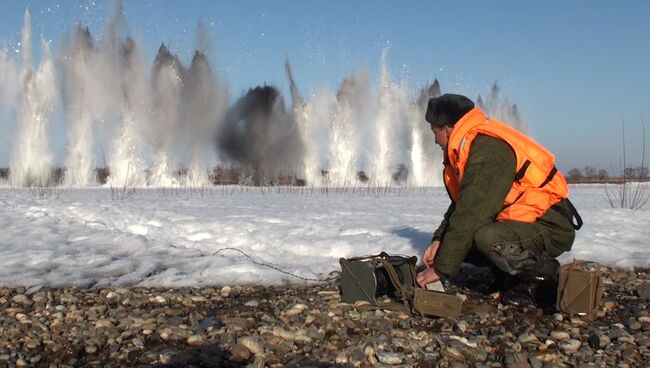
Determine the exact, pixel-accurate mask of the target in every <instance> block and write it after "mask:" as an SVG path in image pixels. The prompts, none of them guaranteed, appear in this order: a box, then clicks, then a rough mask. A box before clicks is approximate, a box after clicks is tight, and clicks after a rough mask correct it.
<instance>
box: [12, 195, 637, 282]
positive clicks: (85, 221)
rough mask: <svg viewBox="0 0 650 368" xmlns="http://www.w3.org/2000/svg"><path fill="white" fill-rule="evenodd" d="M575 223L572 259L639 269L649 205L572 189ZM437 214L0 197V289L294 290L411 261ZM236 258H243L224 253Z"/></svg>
mask: <svg viewBox="0 0 650 368" xmlns="http://www.w3.org/2000/svg"><path fill="white" fill-rule="evenodd" d="M571 199H572V201H573V203H574V204H575V206H576V207H577V208H578V210H579V211H580V212H581V214H582V217H583V219H584V222H585V225H584V227H583V228H582V230H580V231H579V232H578V233H577V237H576V241H575V244H574V247H573V250H572V252H570V253H567V254H564V255H563V256H562V257H561V258H560V260H561V261H562V262H567V261H570V260H571V259H572V258H573V257H576V258H581V259H589V260H593V261H597V262H601V263H603V264H607V265H614V266H620V267H625V268H630V267H635V266H642V267H648V266H650V247H648V240H647V239H648V238H650V228H649V227H648V226H647V224H648V223H650V206H646V207H643V208H641V209H639V210H635V211H633V210H629V209H612V208H610V206H609V204H608V203H607V198H606V194H605V188H604V187H603V186H599V185H581V186H572V187H571ZM447 205H448V198H447V194H446V193H445V190H444V189H443V188H426V189H423V188H408V189H407V188H404V189H400V188H391V189H388V192H386V193H384V192H383V190H371V189H370V190H369V189H356V190H355V191H354V192H352V190H351V189H350V190H344V191H335V190H331V189H330V190H329V191H327V192H324V191H321V190H320V189H312V188H302V189H277V188H271V189H268V188H266V189H260V188H243V187H218V188H207V189H202V190H191V189H171V190H165V189H142V190H138V191H137V192H136V194H135V195H134V196H131V197H128V199H125V200H112V199H111V195H110V191H109V189H108V188H88V189H52V190H49V191H38V190H33V189H32V190H30V189H12V188H2V189H0V207H1V208H2V212H0V229H2V230H1V231H0V285H1V286H25V287H38V286H80V287H87V286H92V285H95V286H102V285H114V286H129V285H142V286H187V285H225V284H228V285H235V284H248V283H260V284H283V283H302V282H305V281H302V280H300V279H298V278H294V277H291V276H289V275H286V274H284V273H281V272H279V271H277V270H274V269H272V268H269V267H264V266H261V265H259V264H256V263H254V262H253V260H254V261H255V262H258V263H267V264H270V265H273V266H275V267H277V268H279V269H281V270H284V271H286V272H290V273H293V274H296V275H298V276H301V277H305V278H326V277H327V276H328V274H329V273H330V272H331V271H335V270H338V269H339V264H338V260H339V258H340V257H351V256H360V255H369V254H375V253H378V252H380V251H386V252H388V253H395V254H406V255H418V256H420V255H421V253H422V251H423V250H424V248H425V247H426V246H427V245H428V243H429V240H430V239H431V232H432V231H433V230H434V229H435V228H436V227H437V225H438V224H439V223H440V220H441V219H442V215H443V213H444V211H445V210H446V208H447ZM223 248H236V249H238V250H241V251H243V252H245V253H246V254H248V255H249V256H250V257H251V258H252V260H251V259H249V258H247V257H246V256H244V255H243V254H241V253H239V252H237V251H233V250H224V251H221V252H220V253H219V254H217V255H213V253H215V252H216V251H218V250H219V249H223Z"/></svg>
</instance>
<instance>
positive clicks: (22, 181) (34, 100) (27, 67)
mask: <svg viewBox="0 0 650 368" xmlns="http://www.w3.org/2000/svg"><path fill="white" fill-rule="evenodd" d="M41 50H42V61H41V63H40V64H39V66H38V68H37V69H36V70H34V68H33V66H32V38H31V18H30V14H29V9H27V10H25V18H24V26H23V30H22V33H21V55H22V64H21V67H20V72H19V82H18V83H19V86H20V87H19V91H18V93H17V98H18V107H17V112H16V122H17V136H16V140H15V142H16V143H15V145H14V149H13V154H12V158H11V164H10V170H9V172H10V181H11V183H12V184H13V185H18V186H44V185H47V184H49V181H50V177H51V170H52V165H53V156H52V152H51V150H50V143H49V138H50V136H49V124H50V121H49V120H50V115H51V113H52V111H53V110H54V105H55V103H56V101H57V97H58V96H57V82H56V73H55V68H54V63H53V61H52V56H51V54H50V50H49V46H48V43H47V42H46V41H45V40H44V39H41Z"/></svg>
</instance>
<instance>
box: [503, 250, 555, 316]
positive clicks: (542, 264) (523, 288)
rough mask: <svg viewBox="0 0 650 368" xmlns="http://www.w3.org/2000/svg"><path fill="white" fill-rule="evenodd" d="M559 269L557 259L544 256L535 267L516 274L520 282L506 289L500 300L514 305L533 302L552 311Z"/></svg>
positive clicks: (531, 303)
mask: <svg viewBox="0 0 650 368" xmlns="http://www.w3.org/2000/svg"><path fill="white" fill-rule="evenodd" d="M559 269H560V263H559V262H558V261H557V260H555V259H553V258H550V257H545V259H543V260H540V261H539V262H538V263H537V264H536V265H535V267H533V268H531V269H529V270H526V271H523V272H520V273H518V274H517V277H518V278H519V279H520V280H521V283H520V284H519V285H516V286H515V287H513V288H511V289H509V290H507V291H506V292H505V293H504V295H503V298H502V301H503V302H504V303H506V304H511V305H516V306H524V305H533V304H534V305H537V306H539V307H541V308H542V309H544V310H547V309H548V311H549V312H552V310H551V309H553V308H554V307H555V301H556V299H557V285H558V272H559Z"/></svg>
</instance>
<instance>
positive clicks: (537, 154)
mask: <svg viewBox="0 0 650 368" xmlns="http://www.w3.org/2000/svg"><path fill="white" fill-rule="evenodd" d="M479 134H484V135H488V136H491V137H494V138H498V139H500V140H502V141H504V142H506V143H507V144H508V145H510V147H511V148H512V150H513V151H514V153H515V156H516V159H517V168H516V172H515V180H514V182H513V183H512V187H511V188H510V191H509V192H508V194H507V195H506V198H505V200H504V202H503V209H502V210H501V212H500V213H499V214H498V216H497V220H498V221H506V220H515V221H522V222H528V223H531V222H535V220H537V219H538V218H539V217H540V216H542V215H543V214H544V213H545V212H546V210H548V209H549V208H550V207H551V206H552V205H554V204H556V203H557V202H559V201H561V200H562V199H564V198H567V196H568V194H569V186H568V185H567V183H566V180H565V179H564V176H563V175H562V174H561V173H560V172H559V171H557V169H556V168H555V156H554V155H553V154H552V153H551V152H549V151H548V150H546V149H545V148H544V147H542V146H541V145H540V144H539V143H537V142H535V141H534V140H532V139H531V138H529V137H527V136H526V135H524V134H522V133H521V132H519V131H517V130H516V129H514V128H512V127H510V126H508V125H506V124H504V123H502V122H500V121H498V120H496V119H491V118H489V117H487V116H486V114H485V113H484V112H483V111H482V110H481V109H479V108H474V109H472V110H471V111H470V112H468V113H467V114H465V115H464V116H463V117H462V118H461V119H460V120H459V121H458V122H457V123H456V124H455V125H454V127H453V129H452V131H451V134H450V136H449V141H448V143H447V156H448V160H446V162H445V170H444V180H445V185H446V186H447V191H448V192H449V196H450V197H451V199H452V200H453V201H454V202H457V201H458V198H459V196H460V183H461V182H462V180H463V174H464V173H465V165H466V163H467V159H468V157H469V154H470V147H471V146H472V142H473V141H474V139H475V138H476V136H477V135H479Z"/></svg>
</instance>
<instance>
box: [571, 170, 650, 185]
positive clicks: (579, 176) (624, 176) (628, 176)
mask: <svg viewBox="0 0 650 368" xmlns="http://www.w3.org/2000/svg"><path fill="white" fill-rule="evenodd" d="M566 179H567V181H568V182H569V183H624V182H628V181H648V179H649V178H648V168H647V167H645V166H643V167H641V166H638V167H626V168H625V169H623V170H622V172H620V173H619V174H617V175H610V173H609V172H608V171H607V170H604V169H596V168H594V167H591V166H585V167H584V168H583V169H582V170H581V169H577V168H573V169H571V170H569V171H567V172H566Z"/></svg>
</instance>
